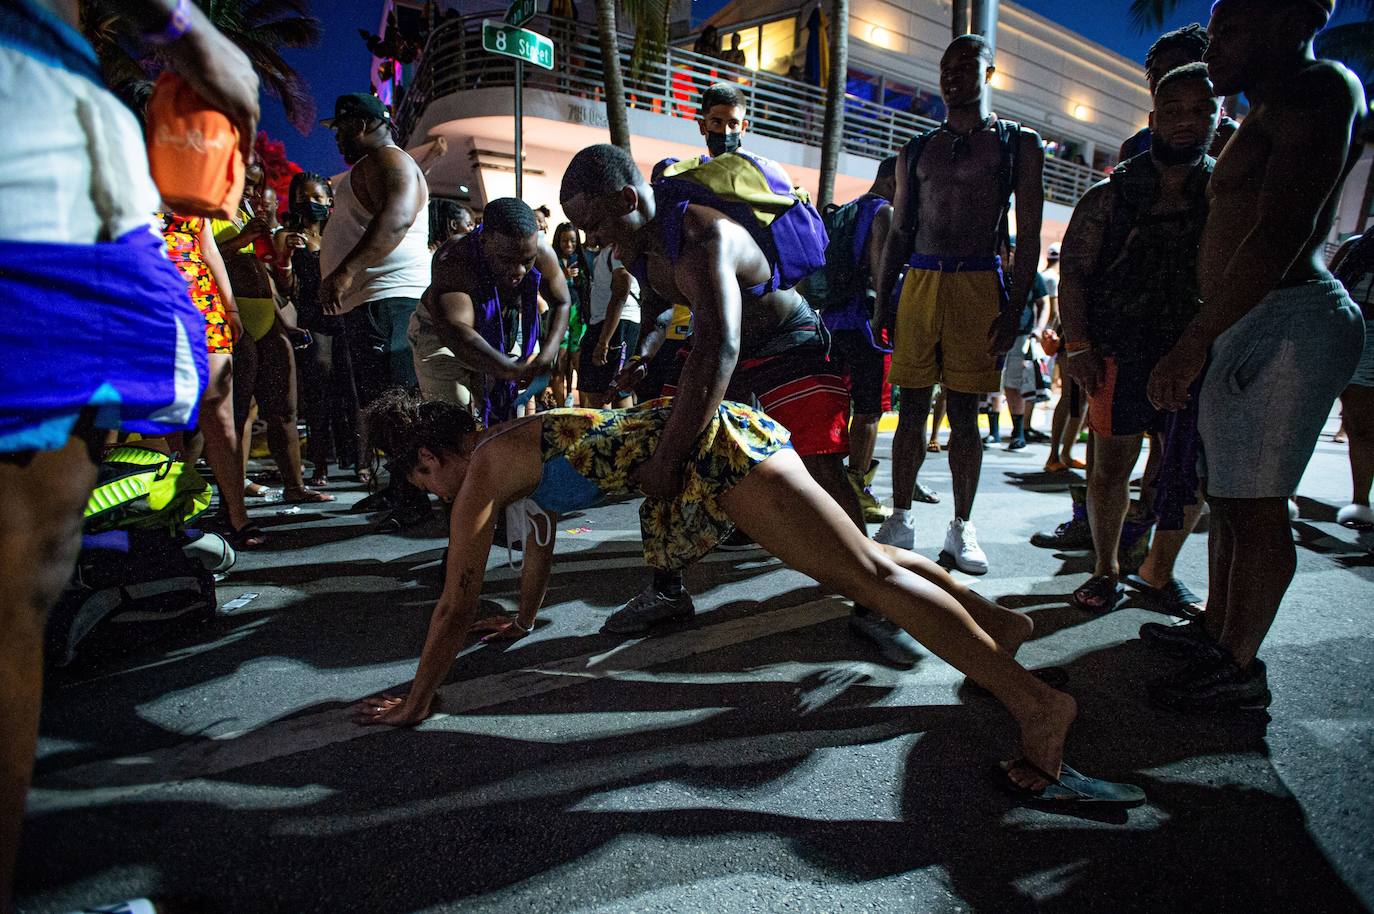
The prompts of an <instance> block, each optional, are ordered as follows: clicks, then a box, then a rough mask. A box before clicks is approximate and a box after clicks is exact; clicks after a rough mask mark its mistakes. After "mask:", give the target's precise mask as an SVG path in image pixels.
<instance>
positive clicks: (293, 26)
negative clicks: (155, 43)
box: [81, 0, 321, 133]
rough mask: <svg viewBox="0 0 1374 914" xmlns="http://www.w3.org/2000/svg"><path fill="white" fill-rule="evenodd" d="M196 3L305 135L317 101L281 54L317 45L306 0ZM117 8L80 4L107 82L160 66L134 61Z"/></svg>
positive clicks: (92, 0) (103, 2)
mask: <svg viewBox="0 0 1374 914" xmlns="http://www.w3.org/2000/svg"><path fill="white" fill-rule="evenodd" d="M196 5H197V6H199V7H200V8H201V10H202V11H203V12H204V13H205V15H206V18H208V19H209V20H210V21H211V22H212V23H214V25H215V27H216V28H218V29H219V30H220V31H221V32H223V33H224V35H225V37H226V38H228V39H229V40H230V41H232V42H234V44H236V45H238V46H239V49H240V50H242V51H243V53H244V54H246V55H247V56H248V60H249V61H250V62H251V63H252V64H253V69H254V70H256V71H257V74H258V79H259V81H261V83H262V85H263V88H265V89H266V90H267V93H268V94H269V95H272V96H275V97H276V98H278V99H280V100H281V103H282V107H283V108H285V109H286V117H287V119H288V120H289V121H291V123H292V124H293V125H294V126H295V127H296V129H297V130H299V131H300V132H301V133H308V132H309V130H310V127H311V125H312V124H313V123H314V120H315V100H314V98H313V97H312V96H311V94H310V87H309V86H308V85H307V84H306V81H305V79H304V78H303V77H302V76H301V75H300V74H299V73H297V72H296V70H295V69H294V68H293V67H292V66H291V65H290V64H288V63H287V62H286V60H285V59H284V58H283V57H282V55H281V52H282V50H283V49H284V48H305V47H311V46H313V45H316V44H318V43H319V41H320V35H321V29H320V20H318V19H316V18H315V17H314V16H312V15H311V14H310V0H196ZM119 6H120V4H119V3H118V2H117V0H82V15H81V21H82V25H83V26H84V28H85V31H86V36H87V38H89V39H90V41H91V44H92V45H94V46H95V49H96V53H97V54H98V55H99V56H100V61H101V66H102V68H103V69H104V71H105V76H106V78H107V79H108V80H109V81H110V82H111V84H119V83H122V82H125V81H127V80H128V79H129V78H130V77H146V75H147V74H148V73H149V72H151V71H156V70H158V69H160V68H161V67H160V64H159V62H158V60H157V58H156V55H155V54H154V55H152V56H151V57H144V58H136V57H134V56H133V55H131V54H129V53H128V52H127V51H126V50H125V48H126V47H129V46H133V45H131V44H129V42H128V37H129V36H127V34H126V33H125V32H124V28H125V22H126V17H122V16H121V15H120V9H119Z"/></svg>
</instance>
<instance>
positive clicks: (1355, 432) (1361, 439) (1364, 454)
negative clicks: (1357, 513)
mask: <svg viewBox="0 0 1374 914" xmlns="http://www.w3.org/2000/svg"><path fill="white" fill-rule="evenodd" d="M1341 410H1342V418H1343V420H1344V427H1345V433H1346V439H1347V440H1348V441H1349V442H1350V481H1351V484H1352V488H1353V490H1354V491H1353V492H1352V494H1351V498H1350V501H1351V503H1352V504H1357V505H1365V506H1368V505H1369V487H1370V483H1371V481H1374V387H1357V386H1355V385H1354V384H1352V385H1350V386H1349V387H1347V388H1346V389H1345V393H1343V394H1341Z"/></svg>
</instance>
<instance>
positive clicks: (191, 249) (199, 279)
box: [158, 213, 234, 353]
mask: <svg viewBox="0 0 1374 914" xmlns="http://www.w3.org/2000/svg"><path fill="white" fill-rule="evenodd" d="M158 216H159V217H160V218H161V219H162V238H163V240H164V241H165V242H166V244H167V256H168V257H169V258H170V259H171V261H172V263H174V264H176V267H177V269H178V270H180V271H181V276H182V278H183V279H185V280H186V285H187V287H188V289H189V290H190V293H191V301H193V302H195V305H196V308H197V309H199V311H200V313H201V315H202V316H203V317H204V318H205V343H206V346H207V347H208V348H209V350H210V352H211V353H216V352H220V353H232V352H233V351H234V332H233V328H232V327H231V326H230V324H229V319H228V317H227V316H226V314H225V310H224V299H223V298H221V297H220V292H219V286H218V285H216V284H215V277H214V276H213V275H211V273H210V267H209V266H208V265H207V264H206V263H205V259H204V257H202V256H201V252H200V233H201V230H202V229H203V228H204V227H205V219H204V218H202V217H200V216H178V215H176V214H175V213H159V214H158Z"/></svg>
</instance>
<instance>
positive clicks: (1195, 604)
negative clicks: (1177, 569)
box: [1122, 574, 1202, 619]
mask: <svg viewBox="0 0 1374 914" xmlns="http://www.w3.org/2000/svg"><path fill="white" fill-rule="evenodd" d="M1122 580H1124V581H1125V582H1126V583H1127V584H1130V585H1131V589H1133V590H1135V591H1138V592H1139V593H1141V594H1143V595H1144V596H1145V597H1146V598H1147V599H1149V600H1151V601H1153V602H1154V603H1156V604H1157V605H1158V606H1159V607H1160V608H1161V609H1163V610H1164V611H1165V612H1168V613H1170V614H1171V615H1175V616H1178V617H1180V618H1184V619H1186V618H1191V617H1192V616H1196V615H1198V614H1200V613H1201V612H1202V609H1201V607H1200V604H1201V603H1202V601H1201V600H1199V599H1198V596H1197V594H1195V593H1193V592H1192V591H1191V590H1189V589H1188V585H1187V584H1184V583H1183V582H1182V581H1180V580H1179V579H1178V578H1170V579H1169V583H1167V584H1165V585H1164V586H1163V587H1156V586H1154V585H1153V584H1151V583H1150V582H1149V581H1147V580H1145V579H1144V578H1142V577H1141V576H1140V575H1138V574H1128V575H1126V577H1125V578H1123V579H1122Z"/></svg>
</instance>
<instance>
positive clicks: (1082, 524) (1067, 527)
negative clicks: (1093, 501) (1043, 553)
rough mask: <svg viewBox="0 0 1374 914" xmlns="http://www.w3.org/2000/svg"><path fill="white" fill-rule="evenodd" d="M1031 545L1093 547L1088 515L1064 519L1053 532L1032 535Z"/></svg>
mask: <svg viewBox="0 0 1374 914" xmlns="http://www.w3.org/2000/svg"><path fill="white" fill-rule="evenodd" d="M1030 541H1031V545H1033V546H1039V547H1041V548H1042V549H1075V550H1076V549H1091V548H1092V547H1093V531H1092V528H1091V527H1090V526H1088V517H1087V515H1086V514H1085V515H1083V516H1082V517H1075V518H1074V519H1073V520H1067V521H1064V523H1062V524H1060V525H1059V526H1058V527H1055V528H1054V532H1053V533H1044V532H1040V533H1035V534H1032V535H1031V539H1030Z"/></svg>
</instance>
